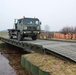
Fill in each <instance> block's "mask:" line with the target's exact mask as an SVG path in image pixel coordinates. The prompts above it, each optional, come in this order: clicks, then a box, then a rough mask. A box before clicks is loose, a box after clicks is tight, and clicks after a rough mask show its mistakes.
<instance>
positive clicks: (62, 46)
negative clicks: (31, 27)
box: [0, 37, 76, 62]
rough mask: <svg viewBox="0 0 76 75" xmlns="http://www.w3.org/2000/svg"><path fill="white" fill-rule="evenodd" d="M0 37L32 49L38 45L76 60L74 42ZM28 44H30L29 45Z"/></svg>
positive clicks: (13, 43)
mask: <svg viewBox="0 0 76 75" xmlns="http://www.w3.org/2000/svg"><path fill="white" fill-rule="evenodd" d="M0 39H1V40H2V41H4V42H6V43H9V44H12V45H15V46H18V47H21V48H25V47H27V48H28V47H30V49H31V48H32V46H33V47H36V46H39V47H41V48H43V49H44V50H45V51H46V52H53V53H55V54H58V55H61V56H63V57H66V58H69V59H71V60H73V61H75V62H76V43H73V42H60V41H49V40H39V39H38V40H35V41H33V40H31V39H25V40H24V41H18V40H15V39H8V38H2V37H0ZM27 44H28V45H29V46H27Z"/></svg>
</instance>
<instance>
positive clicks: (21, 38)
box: [17, 32, 23, 41]
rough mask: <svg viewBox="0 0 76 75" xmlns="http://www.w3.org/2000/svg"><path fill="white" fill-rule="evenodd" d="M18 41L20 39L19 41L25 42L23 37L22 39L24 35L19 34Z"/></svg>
mask: <svg viewBox="0 0 76 75" xmlns="http://www.w3.org/2000/svg"><path fill="white" fill-rule="evenodd" d="M17 39H18V41H22V40H23V37H22V35H21V34H20V32H18V35H17Z"/></svg>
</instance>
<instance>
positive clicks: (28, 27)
mask: <svg viewBox="0 0 76 75" xmlns="http://www.w3.org/2000/svg"><path fill="white" fill-rule="evenodd" d="M40 31H41V22H40V20H39V19H38V18H26V17H23V18H21V19H15V21H14V28H13V29H8V33H9V38H10V39H13V38H14V36H16V37H17V39H18V40H19V41H22V40H23V39H24V38H25V37H31V38H32V40H36V39H37V35H38V34H40Z"/></svg>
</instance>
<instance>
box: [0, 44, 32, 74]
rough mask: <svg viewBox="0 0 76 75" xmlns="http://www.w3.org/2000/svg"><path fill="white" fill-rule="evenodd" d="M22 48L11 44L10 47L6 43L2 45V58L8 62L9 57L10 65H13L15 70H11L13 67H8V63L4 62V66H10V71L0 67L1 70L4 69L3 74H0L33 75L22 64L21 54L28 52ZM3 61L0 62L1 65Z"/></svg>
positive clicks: (0, 50) (0, 52) (0, 48)
mask: <svg viewBox="0 0 76 75" xmlns="http://www.w3.org/2000/svg"><path fill="white" fill-rule="evenodd" d="M0 44H1V43H0ZM20 50H21V49H20V48H17V47H14V46H13V47H12V46H11V45H9V47H5V46H4V45H3V47H0V54H1V56H2V57H1V56H0V58H1V59H3V60H4V62H6V59H7V60H8V65H9V66H10V67H12V70H14V71H12V72H10V70H11V69H10V68H8V66H7V63H4V65H3V67H5V65H6V67H7V68H8V71H7V72H6V70H4V69H2V68H1V67H0V71H1V70H3V74H0V75H31V74H30V73H29V72H27V71H26V70H25V69H24V68H23V67H22V66H21V55H22V54H23V53H25V54H26V52H23V51H20ZM2 63H3V62H2ZM2 63H0V65H1V64H2ZM9 72H10V73H9ZM0 73H1V72H0ZM5 73H6V74H5Z"/></svg>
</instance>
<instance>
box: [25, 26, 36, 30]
mask: <svg viewBox="0 0 76 75" xmlns="http://www.w3.org/2000/svg"><path fill="white" fill-rule="evenodd" d="M27 29H28V30H37V27H27Z"/></svg>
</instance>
